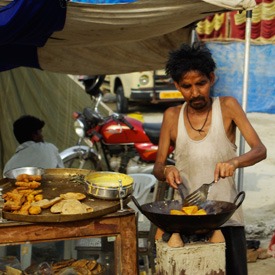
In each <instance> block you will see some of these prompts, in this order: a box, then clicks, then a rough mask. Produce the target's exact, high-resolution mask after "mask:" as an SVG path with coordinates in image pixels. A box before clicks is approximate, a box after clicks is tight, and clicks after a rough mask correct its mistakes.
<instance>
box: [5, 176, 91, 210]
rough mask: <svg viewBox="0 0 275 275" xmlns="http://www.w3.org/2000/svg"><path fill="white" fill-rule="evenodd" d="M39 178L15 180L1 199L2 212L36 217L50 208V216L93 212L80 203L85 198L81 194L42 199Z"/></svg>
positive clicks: (26, 177) (74, 193)
mask: <svg viewBox="0 0 275 275" xmlns="http://www.w3.org/2000/svg"><path fill="white" fill-rule="evenodd" d="M40 181H41V176H38V175H27V174H21V175H18V176H17V178H16V182H15V185H16V186H17V187H16V188H14V189H13V190H12V191H9V192H7V193H6V194H4V195H3V196H2V197H3V199H4V200H5V203H4V206H3V210H4V211H7V212H12V213H14V214H21V215H38V214H40V213H41V212H42V211H43V209H48V208H50V211H51V213H52V214H69V215H72V214H83V213H88V212H93V208H92V207H90V206H89V205H86V204H85V203H83V202H81V201H82V200H84V199H85V198H86V195H85V194H83V193H77V192H67V193H65V194H60V195H59V196H57V197H55V198H53V199H47V198H43V194H42V190H41V189H37V188H38V187H40V185H41V182H40Z"/></svg>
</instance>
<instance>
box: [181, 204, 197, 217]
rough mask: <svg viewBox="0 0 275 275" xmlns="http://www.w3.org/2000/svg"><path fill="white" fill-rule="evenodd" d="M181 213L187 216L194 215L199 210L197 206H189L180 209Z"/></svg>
mask: <svg viewBox="0 0 275 275" xmlns="http://www.w3.org/2000/svg"><path fill="white" fill-rule="evenodd" d="M181 210H182V211H183V212H185V213H186V214H187V215H192V214H195V213H196V212H197V211H198V210H199V208H198V206H197V205H191V206H184V207H182V209H181Z"/></svg>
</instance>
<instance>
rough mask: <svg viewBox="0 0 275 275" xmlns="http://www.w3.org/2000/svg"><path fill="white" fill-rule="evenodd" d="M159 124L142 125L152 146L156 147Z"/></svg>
mask: <svg viewBox="0 0 275 275" xmlns="http://www.w3.org/2000/svg"><path fill="white" fill-rule="evenodd" d="M160 128H161V123H148V122H146V123H143V129H144V132H145V133H146V135H147V136H148V137H149V139H150V141H151V142H152V143H153V144H156V145H158V143H159V135H160Z"/></svg>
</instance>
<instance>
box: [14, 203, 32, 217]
mask: <svg viewBox="0 0 275 275" xmlns="http://www.w3.org/2000/svg"><path fill="white" fill-rule="evenodd" d="M30 207H31V203H30V202H29V201H27V202H25V203H24V204H23V205H22V207H21V208H20V209H19V210H18V211H17V213H18V214H21V215H29V209H30Z"/></svg>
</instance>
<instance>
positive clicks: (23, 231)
mask: <svg viewBox="0 0 275 275" xmlns="http://www.w3.org/2000/svg"><path fill="white" fill-rule="evenodd" d="M106 236H115V237H116V238H115V242H114V255H115V259H114V261H115V270H116V271H115V274H121V275H127V274H129V275H134V274H138V264H137V263H138V261H137V260H138V255H137V221H136V216H135V213H134V211H133V210H131V209H129V210H127V211H125V212H115V213H112V214H108V215H106V216H103V217H101V218H96V219H87V220H82V221H74V222H62V223H24V222H8V223H0V245H1V246H3V245H5V246H6V245H10V244H13V245H15V244H25V243H38V242H49V241H60V240H72V239H81V238H91V237H95V238H99V237H106Z"/></svg>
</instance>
